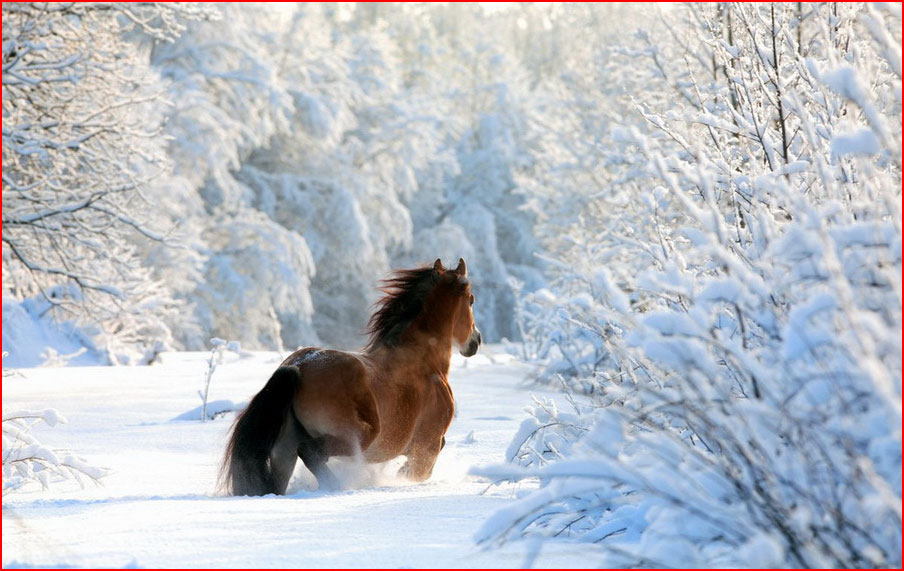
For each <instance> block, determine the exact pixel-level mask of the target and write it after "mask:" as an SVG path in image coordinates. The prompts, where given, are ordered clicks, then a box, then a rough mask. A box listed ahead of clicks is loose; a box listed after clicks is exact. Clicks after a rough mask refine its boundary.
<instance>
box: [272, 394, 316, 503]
mask: <svg viewBox="0 0 904 571" xmlns="http://www.w3.org/2000/svg"><path fill="white" fill-rule="evenodd" d="M286 416H287V418H286V420H285V421H284V422H283V426H282V430H280V432H279V437H277V439H276V443H275V444H274V445H273V448H271V449H270V473H271V475H272V478H273V485H274V487H275V488H276V493H277V494H280V495H282V494H285V493H286V488H288V487H289V480H290V479H291V478H292V472H294V471H295V462H296V461H297V459H296V456H295V451H296V449H297V447H298V443H299V441H300V440H301V439H302V437H303V435H302V432H303V431H304V428H302V427H301V425H300V424H298V421H297V420H295V416H294V415H293V414H292V411H291V410H289V411H288V413H287V415H286ZM305 434H307V433H305Z"/></svg>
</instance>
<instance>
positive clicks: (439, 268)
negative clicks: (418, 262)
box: [433, 258, 443, 272]
mask: <svg viewBox="0 0 904 571" xmlns="http://www.w3.org/2000/svg"><path fill="white" fill-rule="evenodd" d="M433 271H435V272H441V271H443V261H442V260H441V259H439V258H437V259H436V261H435V262H433Z"/></svg>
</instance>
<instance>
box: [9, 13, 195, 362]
mask: <svg viewBox="0 0 904 571" xmlns="http://www.w3.org/2000/svg"><path fill="white" fill-rule="evenodd" d="M199 15H200V11H199V10H197V9H195V8H194V7H193V6H191V5H184V6H167V5H154V4H140V5H128V4H95V3H84V4H78V3H66V4H54V3H31V4H24V3H20V4H4V6H3V290H4V296H7V295H9V296H11V297H12V298H15V299H18V300H23V299H26V298H30V297H35V296H37V297H41V298H42V299H43V300H45V301H46V302H48V303H49V305H50V310H51V311H52V312H53V313H54V314H55V316H56V317H57V318H58V319H65V318H69V319H72V318H74V319H76V320H77V321H79V322H80V323H82V324H83V325H84V324H86V323H91V324H100V325H101V327H100V329H101V331H100V334H99V335H94V336H93V343H94V344H96V345H97V346H98V347H99V348H100V349H101V350H102V351H103V352H104V353H106V354H107V357H108V358H109V359H110V360H111V361H113V362H123V361H130V360H132V359H133V358H137V359H138V360H142V359H144V360H147V359H148V358H150V357H152V356H153V353H154V352H155V351H158V350H159V349H160V348H161V347H163V346H165V345H167V344H168V342H169V340H170V333H169V330H168V328H167V326H166V325H165V323H164V322H163V320H162V316H163V315H164V314H165V313H166V312H167V311H171V310H172V309H173V308H174V301H173V299H172V297H171V296H170V294H169V292H168V291H167V289H166V287H165V286H164V285H163V284H161V283H159V282H157V281H155V280H154V279H152V278H151V276H150V271H149V270H148V269H147V268H146V267H145V265H144V264H143V263H142V259H141V256H140V255H139V250H138V248H140V247H142V246H141V244H142V243H144V242H147V241H154V242H159V243H162V242H166V241H167V236H166V231H167V230H169V227H168V225H167V223H166V222H167V220H166V219H165V218H164V217H161V216H158V215H157V213H156V211H155V210H154V209H152V208H149V205H151V204H153V199H152V198H151V197H149V196H148V190H149V186H150V184H151V183H152V182H153V181H155V180H157V179H159V178H160V177H161V176H162V175H165V173H166V164H167V161H166V156H165V154H164V152H163V151H164V149H163V146H162V145H161V143H160V119H161V117H160V115H159V113H158V112H157V107H156V104H157V102H158V101H159V96H160V92H159V89H158V88H157V86H156V84H157V78H156V76H155V75H154V74H153V73H151V71H150V69H149V68H148V65H147V60H146V58H142V57H141V53H140V50H139V48H138V45H137V43H136V42H135V41H133V40H131V39H129V37H128V36H129V35H130V34H131V35H133V36H135V35H146V36H150V37H155V38H158V39H159V40H161V41H168V40H171V39H172V38H173V37H174V36H175V35H176V34H177V33H178V32H179V31H180V29H181V25H180V23H179V22H180V21H181V19H182V18H184V17H198V16H199ZM152 307H153V308H154V310H153V311H149V308H152ZM136 347H137V348H138V349H139V351H140V352H141V353H143V355H142V354H141V353H139V354H138V355H130V353H132V352H133V351H134V350H135V348H136Z"/></svg>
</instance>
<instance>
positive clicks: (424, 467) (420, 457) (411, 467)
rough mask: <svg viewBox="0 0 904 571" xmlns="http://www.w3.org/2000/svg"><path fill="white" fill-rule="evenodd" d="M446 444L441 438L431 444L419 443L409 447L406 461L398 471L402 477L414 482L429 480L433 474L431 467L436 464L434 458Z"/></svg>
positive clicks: (444, 439)
mask: <svg viewBox="0 0 904 571" xmlns="http://www.w3.org/2000/svg"><path fill="white" fill-rule="evenodd" d="M445 444H446V438H445V437H441V438H440V440H436V441H432V442H421V443H418V444H415V445H413V446H411V448H410V449H409V450H408V452H407V453H406V456H408V461H407V462H405V465H404V466H402V469H401V470H399V473H400V474H401V475H402V476H405V477H406V478H408V479H409V480H412V481H414V482H423V481H425V480H427V479H429V478H430V476H431V475H432V474H433V466H434V464H436V458H437V457H438V456H439V451H440V450H442V449H443V447H444V446H445Z"/></svg>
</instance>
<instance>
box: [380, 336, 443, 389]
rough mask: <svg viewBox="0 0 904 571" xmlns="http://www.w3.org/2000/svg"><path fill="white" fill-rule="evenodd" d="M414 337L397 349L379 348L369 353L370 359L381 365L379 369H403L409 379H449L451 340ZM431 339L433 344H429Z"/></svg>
mask: <svg viewBox="0 0 904 571" xmlns="http://www.w3.org/2000/svg"><path fill="white" fill-rule="evenodd" d="M419 337H420V336H418V337H416V338H415V339H411V340H409V341H408V342H407V343H403V344H401V345H399V346H397V347H385V346H383V347H380V348H379V349H377V350H376V351H373V352H371V353H370V357H371V359H373V360H374V361H377V362H379V363H381V367H380V368H381V369H382V370H385V371H396V370H399V369H404V370H405V371H406V372H407V373H409V374H410V375H412V377H411V378H425V379H426V378H435V377H436V376H439V377H440V378H441V379H442V380H446V379H448V377H449V367H450V365H451V362H452V340H451V338H449V339H438V338H437V337H430V336H426V337H424V338H422V339H421V338H419ZM431 339H432V340H433V342H432V343H431Z"/></svg>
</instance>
